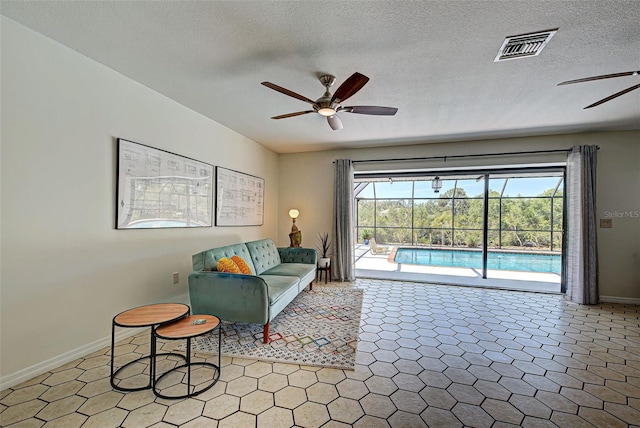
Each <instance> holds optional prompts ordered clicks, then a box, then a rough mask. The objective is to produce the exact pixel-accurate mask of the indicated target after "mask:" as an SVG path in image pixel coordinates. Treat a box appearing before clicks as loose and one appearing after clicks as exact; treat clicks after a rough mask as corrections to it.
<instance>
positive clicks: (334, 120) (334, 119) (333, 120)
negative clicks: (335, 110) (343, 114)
mask: <svg viewBox="0 0 640 428" xmlns="http://www.w3.org/2000/svg"><path fill="white" fill-rule="evenodd" d="M327 122H329V126H330V127H331V129H333V130H334V131H339V130H340V129H342V121H341V120H340V118H339V117H338V116H336V115H333V116H328V117H327Z"/></svg>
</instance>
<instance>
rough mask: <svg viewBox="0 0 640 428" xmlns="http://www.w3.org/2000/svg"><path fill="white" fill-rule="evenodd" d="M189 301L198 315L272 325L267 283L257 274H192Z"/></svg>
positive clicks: (193, 311)
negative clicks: (270, 323) (270, 322)
mask: <svg viewBox="0 0 640 428" xmlns="http://www.w3.org/2000/svg"><path fill="white" fill-rule="evenodd" d="M189 299H190V300H191V311H192V313H193V314H196V315H197V314H209V315H215V316H217V317H219V318H220V319H222V320H225V321H233V322H246V323H256V324H266V323H267V322H269V292H268V289H267V284H266V283H265V281H264V280H263V279H262V278H260V277H257V276H254V275H242V274H231V273H223V272H192V273H191V274H189Z"/></svg>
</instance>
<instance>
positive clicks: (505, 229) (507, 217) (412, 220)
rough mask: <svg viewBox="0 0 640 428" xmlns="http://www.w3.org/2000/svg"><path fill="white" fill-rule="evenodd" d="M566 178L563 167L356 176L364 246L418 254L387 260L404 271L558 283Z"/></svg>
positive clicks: (358, 234)
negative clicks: (465, 272)
mask: <svg viewBox="0 0 640 428" xmlns="http://www.w3.org/2000/svg"><path fill="white" fill-rule="evenodd" d="M563 179H564V169H562V168H555V169H549V168H545V169H527V170H517V171H516V170H490V171H473V172H469V171H461V172H448V173H444V172H443V173H440V174H438V175H437V176H436V175H435V174H429V175H426V174H417V173H413V174H411V175H408V174H397V173H396V174H393V175H391V174H390V175H388V176H377V177H356V182H357V183H356V188H357V192H356V207H357V222H358V223H357V227H356V233H357V236H358V238H359V239H358V242H361V243H363V244H364V243H366V242H368V241H369V239H371V240H372V241H374V243H375V244H381V245H385V246H387V247H390V248H392V247H395V248H396V249H397V250H398V251H397V253H398V254H399V253H401V252H403V253H407V254H408V253H409V251H408V250H406V248H414V249H415V250H412V252H411V257H409V256H407V257H409V258H405V259H398V260H395V259H394V260H391V259H389V260H387V261H389V262H393V261H396V262H397V263H398V264H401V263H402V262H404V263H407V260H409V262H410V263H415V264H416V265H422V264H424V265H426V266H438V267H449V268H461V269H471V270H472V273H471V274H470V275H477V276H478V277H481V278H524V277H531V273H543V274H545V275H547V276H544V277H540V278H542V279H543V280H545V281H556V282H558V283H559V281H560V276H559V274H560V271H559V269H560V257H561V250H562V230H563V209H564V203H563V202H564V201H563V187H564V184H563V183H564V182H563ZM436 181H437V185H436ZM365 252H366V248H365V249H364V250H363V251H361V253H363V254H364V253H365ZM425 260H426V261H425ZM401 268H402V267H401V266H398V269H399V270H400V269H401ZM416 269H417V268H416ZM416 269H414V270H416ZM506 272H510V273H508V274H507V273H506ZM514 272H515V273H514ZM554 275H555V276H554Z"/></svg>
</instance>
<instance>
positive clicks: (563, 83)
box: [558, 71, 640, 86]
mask: <svg viewBox="0 0 640 428" xmlns="http://www.w3.org/2000/svg"><path fill="white" fill-rule="evenodd" d="M638 73H640V71H625V72H624V73H613V74H602V75H600V76H592V77H584V78H582V79H575V80H567V81H566V82H560V83H558V86H560V85H569V84H571V83H582V82H591V81H593V80H602V79H612V78H614V77H624V76H634V75H637V74H638Z"/></svg>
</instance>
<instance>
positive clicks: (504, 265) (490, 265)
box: [393, 248, 561, 274]
mask: <svg viewBox="0 0 640 428" xmlns="http://www.w3.org/2000/svg"><path fill="white" fill-rule="evenodd" d="M393 260H394V261H395V262H396V263H406V264H410V265H422V266H445V267H465V268H475V269H482V252H481V251H471V250H434V249H429V248H398V250H397V251H396V256H395V258H394V259H393ZM560 267H561V257H560V255H556V254H536V253H507V252H503V251H489V252H488V254H487V269H496V270H515V271H524V272H543V273H556V274H560Z"/></svg>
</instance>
